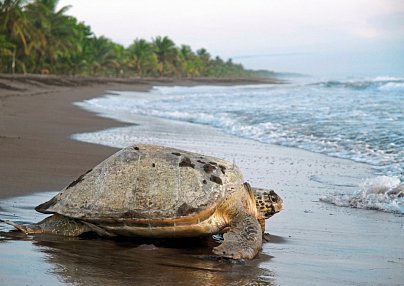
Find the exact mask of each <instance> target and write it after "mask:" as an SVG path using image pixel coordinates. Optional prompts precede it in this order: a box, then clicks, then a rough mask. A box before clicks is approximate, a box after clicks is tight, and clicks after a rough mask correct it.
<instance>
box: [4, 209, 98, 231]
mask: <svg viewBox="0 0 404 286" xmlns="http://www.w3.org/2000/svg"><path fill="white" fill-rule="evenodd" d="M2 221H3V222H5V223H7V224H9V225H11V226H13V227H15V228H16V229H18V230H19V231H21V232H24V233H25V234H39V233H43V234H56V235H63V236H79V235H81V234H83V233H85V232H89V231H93V230H92V229H91V228H90V227H89V226H88V225H86V224H84V223H82V222H81V221H79V220H76V219H71V218H68V217H65V216H62V215H58V214H54V215H52V216H50V217H47V218H45V219H44V220H42V221H40V222H38V223H34V224H17V223H14V222H11V221H5V220H2Z"/></svg>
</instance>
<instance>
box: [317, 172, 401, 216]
mask: <svg viewBox="0 0 404 286" xmlns="http://www.w3.org/2000/svg"><path fill="white" fill-rule="evenodd" d="M320 200H321V201H323V202H327V203H331V204H334V205H337V206H342V207H353V208H361V209H374V210H381V211H385V212H393V213H399V214H404V184H403V183H402V182H401V181H400V179H399V178H398V177H389V176H378V177H375V178H372V179H367V180H365V181H364V182H363V183H362V184H361V185H360V186H359V190H357V191H355V192H352V193H343V194H332V195H327V196H323V197H321V198H320Z"/></svg>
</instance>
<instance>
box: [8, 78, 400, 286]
mask: <svg viewBox="0 0 404 286" xmlns="http://www.w3.org/2000/svg"><path fill="white" fill-rule="evenodd" d="M149 84H150V85H153V84H154V83H153V82H149V83H142V84H140V85H136V84H128V83H116V82H115V83H114V82H105V83H104V84H99V83H92V85H91V86H88V85H86V86H80V87H71V86H70V87H66V86H64V87H56V88H54V89H52V90H47V91H49V92H38V93H35V94H33V93H32V92H30V93H29V94H24V93H23V92H20V91H19V93H18V92H17V93H16V94H13V95H10V94H11V92H10V91H11V90H10V89H8V90H7V91H6V92H9V93H8V94H9V95H7V94H5V93H4V91H3V90H1V89H0V99H1V104H2V105H1V106H2V109H1V117H0V118H1V125H0V126H1V127H0V136H1V137H0V156H1V157H0V158H1V161H0V176H1V180H0V184H1V185H0V196H1V197H2V198H3V200H2V201H0V215H1V216H4V215H7V216H8V218H9V219H13V218H14V219H15V220H20V221H21V220H22V221H29V222H32V221H37V220H39V219H40V218H41V216H40V215H38V214H35V212H34V211H33V207H34V206H35V205H36V204H37V203H38V202H41V201H43V200H44V199H46V198H50V197H51V195H53V193H54V192H56V191H58V190H59V189H61V188H62V187H63V186H64V185H66V184H67V183H69V182H70V181H71V180H72V179H74V178H75V177H77V176H78V175H80V174H81V173H83V172H84V171H86V170H87V169H89V168H91V167H92V166H93V165H94V164H96V163H97V162H100V161H102V160H103V159H105V158H106V157H107V156H108V155H110V154H112V153H113V152H115V151H116V150H117V149H114V148H110V147H107V146H101V145H96V144H90V143H82V142H78V141H73V140H71V139H70V136H71V135H72V134H76V133H82V132H95V131H96V130H102V129H106V128H107V130H106V131H103V132H101V133H97V138H99V140H100V143H102V142H103V140H102V139H103V138H105V136H107V137H108V138H111V136H113V138H116V140H117V142H121V144H122V145H129V144H132V143H140V142H142V143H156V144H163V145H168V146H174V147H179V148H183V149H187V150H190V151H197V152H202V153H206V154H209V155H214V156H219V157H224V158H226V159H228V160H232V161H234V162H235V163H237V165H239V166H240V167H241V169H242V171H243V173H244V174H245V179H246V180H247V181H248V182H250V183H251V184H252V185H254V186H257V187H266V188H273V189H275V190H276V192H277V193H278V194H279V195H280V196H281V197H282V198H283V199H284V202H285V209H284V210H283V211H282V212H281V213H279V214H277V215H275V216H274V217H273V218H271V219H270V220H268V221H267V225H266V226H267V228H268V231H269V232H270V234H271V241H270V242H269V243H266V244H264V246H263V251H262V253H261V254H260V255H259V256H258V257H257V258H256V259H254V260H253V261H248V262H245V263H244V264H243V263H242V264H231V263H228V262H224V261H216V260H212V259H207V258H206V256H207V255H209V249H211V247H212V244H214V243H215V242H212V241H204V242H202V243H201V242H199V241H183V242H181V243H174V244H173V245H172V244H171V242H170V243H168V242H154V241H152V242H150V241H146V242H144V241H143V242H136V243H135V242H128V241H110V240H106V241H105V240H77V239H73V240H66V239H59V238H54V237H52V238H49V237H35V238H29V239H28V240H27V239H26V238H25V237H23V239H22V240H15V239H12V240H3V242H5V243H0V253H2V257H4V258H5V259H7V262H8V263H7V264H5V263H3V261H2V262H1V264H0V265H1V266H0V284H2V285H3V284H4V285H39V284H41V285H70V284H74V285H100V284H104V285H109V284H114V285H125V284H128V283H132V284H134V283H135V284H137V285H151V284H165V285H217V284H221V285H400V284H401V283H402V281H404V274H403V271H402V269H403V268H404V246H403V243H402V241H403V239H404V222H403V217H402V216H397V215H393V214H387V213H381V212H377V211H368V210H357V209H349V208H339V207H336V206H333V205H328V204H325V203H322V202H320V201H319V197H320V196H321V195H323V194H325V193H328V192H331V191H336V190H341V189H345V188H348V189H355V188H356V186H357V184H358V183H359V182H360V181H361V180H362V179H363V178H366V177H371V176H372V170H371V169H370V167H369V166H367V165H364V164H358V163H353V162H351V161H348V160H341V159H335V158H330V157H327V156H323V155H319V154H314V153H310V152H305V151H302V150H298V149H293V148H284V147H279V146H273V145H269V144H262V143H259V142H256V141H252V140H247V139H241V138H238V137H234V136H230V135H226V134H223V133H221V132H219V131H218V130H216V129H214V128H210V127H206V126H199V125H194V124H189V123H181V122H174V121H169V120H164V119H157V118H152V117H144V116H140V115H133V116H132V118H130V121H131V122H133V123H136V124H137V125H136V126H133V125H130V124H129V123H122V122H117V121H112V120H110V119H106V118H102V117H97V116H95V115H94V113H90V112H87V111H84V110H80V109H79V108H77V107H75V106H73V105H72V104H71V103H72V102H74V101H78V100H84V99H86V98H91V97H94V96H99V95H103V94H104V93H105V90H145V89H147V88H148V87H149V86H150V85H149ZM13 92H14V91H13ZM104 115H105V116H110V115H108V114H104ZM111 127H119V128H118V129H108V128H111ZM122 128H125V130H124V131H125V132H123V129H122ZM127 134H131V136H130V137H125V136H127ZM3 158H4V159H3ZM45 191H47V192H49V191H50V192H52V193H39V194H35V193H37V192H45ZM19 195H25V196H23V197H16V196H19ZM1 227H3V229H2V228H1ZM2 230H6V228H5V226H1V225H0V231H2ZM0 237H1V235H0ZM1 241H2V240H0V242H1ZM15 249H18V251H15ZM6 265H7V266H6ZM21 267H22V268H23V269H25V270H24V275H23V278H21V275H20V270H18V269H21ZM16 277H19V279H22V280H19V282H18V283H17V282H16V280H15V279H16Z"/></svg>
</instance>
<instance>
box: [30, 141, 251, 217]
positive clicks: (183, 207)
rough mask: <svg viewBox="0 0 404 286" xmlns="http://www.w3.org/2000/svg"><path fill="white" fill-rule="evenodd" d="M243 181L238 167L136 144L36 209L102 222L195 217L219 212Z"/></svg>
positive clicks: (191, 154) (176, 151)
mask: <svg viewBox="0 0 404 286" xmlns="http://www.w3.org/2000/svg"><path fill="white" fill-rule="evenodd" d="M243 182H244V181H243V176H242V174H241V172H240V170H239V169H238V167H237V166H235V165H234V164H233V163H230V162H227V161H225V160H222V159H218V158H214V157H208V156H204V155H201V154H196V153H191V152H187V151H183V150H178V149H174V148H168V147H163V146H156V145H135V146H130V147H127V148H125V149H122V150H121V151H119V152H117V153H115V154H114V155H112V156H111V157H109V158H108V159H106V160H105V161H103V162H101V163H100V164H99V165H97V166H96V167H95V168H94V169H92V170H90V171H88V172H87V173H85V174H83V175H82V176H80V177H79V178H78V179H76V180H75V181H73V182H72V183H71V184H70V185H68V186H67V187H66V188H64V189H63V190H62V191H61V192H60V193H59V194H57V195H56V196H55V197H53V198H52V199H51V200H50V201H48V202H46V203H43V204H41V205H39V206H38V207H37V208H36V210H37V211H39V212H42V213H58V214H61V215H64V216H68V217H72V218H80V219H84V220H85V219H89V220H94V219H95V220H98V221H99V220H101V221H102V220H103V219H105V220H110V219H125V218H130V219H133V218H135V219H142V218H144V219H159V218H161V219H164V218H178V217H184V216H195V215H198V213H200V212H202V211H204V210H207V209H214V208H215V206H216V205H217V203H218V202H220V200H221V199H222V198H224V197H226V196H229V195H231V194H232V193H233V192H235V191H236V190H239V189H240V186H241V185H242V184H243Z"/></svg>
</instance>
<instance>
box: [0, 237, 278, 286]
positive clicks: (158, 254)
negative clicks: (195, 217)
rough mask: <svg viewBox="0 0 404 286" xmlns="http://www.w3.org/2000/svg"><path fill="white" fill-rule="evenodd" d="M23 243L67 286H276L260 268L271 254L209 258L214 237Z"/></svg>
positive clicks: (36, 240)
mask: <svg viewBox="0 0 404 286" xmlns="http://www.w3.org/2000/svg"><path fill="white" fill-rule="evenodd" d="M3 242H5V243H8V242H11V241H3ZM24 243H32V245H33V246H34V247H33V248H32V250H31V251H34V252H38V253H40V255H41V256H42V259H41V260H42V261H43V262H42V263H47V264H50V265H51V267H50V268H51V270H50V272H51V274H52V275H54V276H56V277H57V278H58V280H59V281H61V282H62V283H65V284H74V285H129V284H136V285H158V284H160V285H273V281H274V278H273V274H272V273H271V272H270V271H269V270H265V269H261V268H260V267H259V264H260V262H262V261H264V260H265V261H267V260H269V257H268V256H265V255H264V254H261V255H260V258H258V259H256V260H254V261H246V262H231V261H229V260H220V259H219V260H218V259H216V258H214V257H213V256H211V255H210V251H211V249H212V247H213V246H214V245H215V244H216V242H214V241H213V240H212V239H210V238H201V239H187V240H184V239H182V240H164V241H133V240H130V241H129V240H106V239H96V238H90V239H79V238H65V237H57V236H43V235H38V236H35V237H32V240H31V241H30V240H28V241H24ZM146 243H149V244H146ZM150 243H152V244H150ZM34 262H35V261H33V263H34ZM36 263H41V261H39V262H38V261H37V262H36ZM38 275H39V276H40V275H41V273H38Z"/></svg>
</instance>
